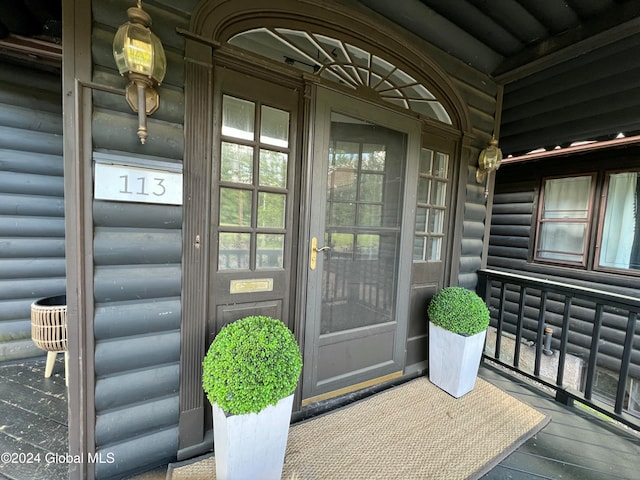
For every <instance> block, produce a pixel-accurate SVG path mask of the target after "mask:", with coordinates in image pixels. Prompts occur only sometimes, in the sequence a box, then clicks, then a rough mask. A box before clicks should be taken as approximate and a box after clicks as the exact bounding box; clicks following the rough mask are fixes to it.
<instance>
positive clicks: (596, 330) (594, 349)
mask: <svg viewBox="0 0 640 480" xmlns="http://www.w3.org/2000/svg"><path fill="white" fill-rule="evenodd" d="M603 307H604V306H603V305H602V304H601V303H598V304H596V316H595V318H594V319H593V330H592V332H591V350H589V365H588V366H587V382H586V384H585V387H584V398H586V399H587V400H591V394H592V392H593V381H594V380H595V377H596V366H597V364H598V363H597V362H598V348H599V346H600V329H601V328H602V309H603Z"/></svg>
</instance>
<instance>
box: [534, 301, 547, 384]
mask: <svg viewBox="0 0 640 480" xmlns="http://www.w3.org/2000/svg"><path fill="white" fill-rule="evenodd" d="M546 310H547V291H546V290H541V291H540V312H538V337H537V338H536V363H535V368H534V369H533V374H534V375H535V376H536V377H539V376H540V364H541V357H542V343H543V342H544V313H545V311H546Z"/></svg>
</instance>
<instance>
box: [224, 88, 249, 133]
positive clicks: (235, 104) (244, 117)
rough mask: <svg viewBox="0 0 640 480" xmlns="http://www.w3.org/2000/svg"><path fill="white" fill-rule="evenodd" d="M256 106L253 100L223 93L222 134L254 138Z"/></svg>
mask: <svg viewBox="0 0 640 480" xmlns="http://www.w3.org/2000/svg"><path fill="white" fill-rule="evenodd" d="M255 108H256V107H255V104H254V103H253V102H249V101H247V100H241V99H239V98H235V97H230V96H229V95H223V97H222V135H226V136H228V137H234V138H241V139H243V140H253V131H254V122H255V116H256V115H255Z"/></svg>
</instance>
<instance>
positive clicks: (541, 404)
mask: <svg viewBox="0 0 640 480" xmlns="http://www.w3.org/2000/svg"><path fill="white" fill-rule="evenodd" d="M58 358H59V359H58V361H57V362H56V367H55V369H54V374H53V376H52V377H51V378H49V379H45V378H44V364H45V361H44V359H38V360H35V361H28V362H20V363H15V364H8V365H0V392H1V393H0V453H3V452H9V453H14V454H17V453H25V454H32V455H34V456H35V455H36V454H38V453H40V458H41V459H44V457H45V455H46V454H47V453H53V454H58V455H64V454H65V453H66V451H67V406H66V398H67V397H66V387H65V384H64V376H63V372H64V362H62V356H61V355H59V356H58ZM480 376H481V377H482V378H484V379H485V380H487V381H488V382H490V383H492V384H494V385H496V386H497V387H499V388H501V389H502V390H503V391H505V392H507V393H509V394H511V395H512V396H514V397H516V398H519V399H520V400H522V401H524V402H526V403H528V404H529V405H531V406H533V407H535V408H537V409H538V410H539V411H541V412H543V413H545V414H547V415H549V416H551V417H552V421H551V423H550V424H549V425H547V427H545V428H544V429H543V430H542V431H541V432H539V433H538V434H537V435H535V436H534V437H532V438H531V439H529V440H528V441H527V442H525V443H524V444H523V445H521V446H520V447H519V448H518V449H517V450H516V451H515V452H514V453H512V454H511V455H510V456H509V457H507V458H506V459H504V460H503V461H502V462H501V463H500V464H499V465H498V466H496V467H495V468H494V469H493V470H492V471H491V472H489V473H488V474H487V475H485V476H484V477H483V479H487V480H502V479H516V480H529V479H562V480H567V479H576V480H620V479H629V480H631V479H640V436H638V435H637V434H635V433H633V432H632V431H629V430H626V429H622V428H619V427H617V426H615V425H612V424H610V423H609V422H607V421H605V420H603V419H601V418H599V417H597V416H594V415H593V414H591V413H589V412H587V411H586V410H584V409H582V408H581V407H579V406H574V407H567V406H564V405H561V404H560V403H558V402H556V401H555V400H554V398H553V395H551V394H550V393H546V392H544V391H542V390H540V389H538V388H536V387H533V386H530V385H529V384H527V383H525V382H524V381H519V380H518V379H515V378H514V377H512V376H508V375H506V374H504V373H502V372H501V371H499V370H498V369H496V368H494V367H492V366H491V365H489V364H486V363H485V364H483V367H482V368H481V369H480ZM478 441H482V439H478ZM157 472H158V473H157V479H158V480H161V479H164V469H160V470H157ZM67 477H68V475H67V465H66V464H65V463H64V462H62V463H49V464H47V463H46V462H44V461H42V460H41V461H40V462H33V463H26V464H25V463H19V462H18V463H13V462H10V463H6V462H0V479H10V480H63V479H66V478H67ZM144 478H145V479H151V478H154V479H155V478H156V475H153V474H151V475H145V476H144ZM327 480H343V479H327Z"/></svg>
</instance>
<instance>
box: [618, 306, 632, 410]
mask: <svg viewBox="0 0 640 480" xmlns="http://www.w3.org/2000/svg"><path fill="white" fill-rule="evenodd" d="M636 316H637V313H636V312H633V311H631V312H629V320H628V321H627V335H626V337H625V339H624V350H623V351H622V362H621V365H620V378H618V392H617V394H616V407H615V412H616V413H617V414H620V413H622V407H623V404H624V394H625V390H626V388H627V377H628V376H629V364H630V363H631V350H632V348H633V335H634V334H635V331H636Z"/></svg>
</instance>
